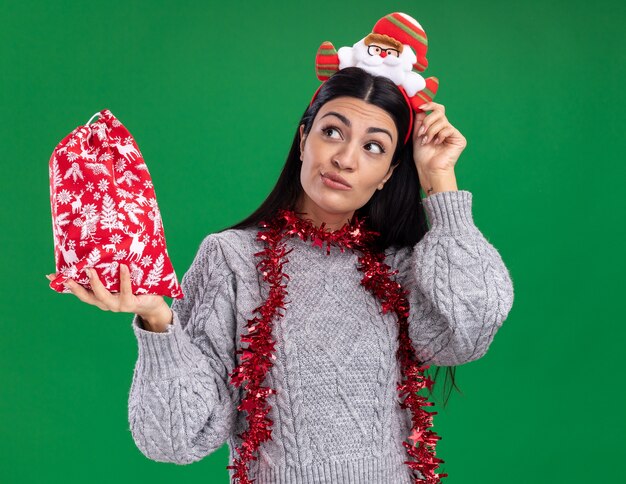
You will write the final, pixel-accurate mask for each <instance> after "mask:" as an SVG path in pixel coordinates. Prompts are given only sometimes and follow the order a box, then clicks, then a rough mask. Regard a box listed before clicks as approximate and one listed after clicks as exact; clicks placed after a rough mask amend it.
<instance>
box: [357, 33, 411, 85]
mask: <svg viewBox="0 0 626 484" xmlns="http://www.w3.org/2000/svg"><path fill="white" fill-rule="evenodd" d="M353 55H354V59H355V60H356V64H355V66H356V67H360V68H361V69H363V70H365V71H367V72H369V73H370V74H374V75H379V76H386V77H389V78H390V79H391V80H393V81H394V82H395V83H396V84H400V83H402V81H403V80H404V77H405V75H406V73H407V72H410V71H411V69H412V68H413V64H414V63H415V62H416V60H417V58H416V57H415V54H414V53H413V51H412V50H411V49H410V48H409V47H407V46H404V49H403V50H402V52H399V51H398V50H396V49H395V47H393V46H392V45H390V44H387V43H385V42H379V41H377V42H372V43H371V44H370V45H369V46H368V45H365V42H364V41H363V40H361V41H359V42H357V43H356V44H354V46H353Z"/></svg>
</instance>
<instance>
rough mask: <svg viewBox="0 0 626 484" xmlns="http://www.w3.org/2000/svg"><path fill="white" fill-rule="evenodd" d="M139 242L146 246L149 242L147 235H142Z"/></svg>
mask: <svg viewBox="0 0 626 484" xmlns="http://www.w3.org/2000/svg"><path fill="white" fill-rule="evenodd" d="M141 241H142V242H143V243H144V244H146V245H148V243H149V242H150V236H149V235H148V234H146V235H144V236H143V237H142V238H141Z"/></svg>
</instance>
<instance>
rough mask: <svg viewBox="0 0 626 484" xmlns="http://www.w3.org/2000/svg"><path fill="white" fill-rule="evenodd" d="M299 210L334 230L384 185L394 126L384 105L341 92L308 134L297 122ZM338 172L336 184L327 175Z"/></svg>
mask: <svg viewBox="0 0 626 484" xmlns="http://www.w3.org/2000/svg"><path fill="white" fill-rule="evenodd" d="M300 139H301V142H300V152H301V154H300V159H301V160H302V169H301V170H300V181H301V183H302V187H303V188H304V193H303V194H302V197H301V198H300V200H299V203H298V210H297V211H299V212H306V213H307V218H311V219H312V220H313V221H314V222H315V223H316V225H317V226H319V225H320V224H321V222H326V226H327V228H328V229H331V230H335V229H337V228H340V227H341V226H342V225H343V224H344V223H345V222H347V221H348V220H349V219H350V218H351V217H352V215H353V214H354V211H355V210H356V209H358V208H360V207H362V206H363V205H365V204H366V203H367V202H368V200H369V199H370V198H371V197H372V195H373V194H374V192H375V191H376V190H380V189H382V188H383V185H384V184H385V182H386V181H387V180H388V179H389V177H390V176H391V174H392V172H393V169H394V168H395V166H394V167H392V166H391V162H392V156H393V153H394V151H395V148H396V143H397V142H398V133H397V130H396V125H395V123H394V121H393V119H392V118H391V116H390V115H389V114H388V113H387V112H386V111H385V110H383V109H381V108H379V107H378V106H374V105H373V104H369V103H366V102H365V101H362V100H361V99H357V98H353V97H348V96H342V97H338V98H335V99H332V100H331V101H328V102H327V103H326V104H324V105H323V106H322V107H321V109H320V110H319V111H318V113H317V116H316V117H315V119H314V121H313V126H312V127H311V131H310V132H309V133H308V135H305V134H304V125H301V126H300ZM333 177H339V178H340V179H342V180H343V182H342V183H341V182H340V183H337V182H334V181H332V180H331V178H333Z"/></svg>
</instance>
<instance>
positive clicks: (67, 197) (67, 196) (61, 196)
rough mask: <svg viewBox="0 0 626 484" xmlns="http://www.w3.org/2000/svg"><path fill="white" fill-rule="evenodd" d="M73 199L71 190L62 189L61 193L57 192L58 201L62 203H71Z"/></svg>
mask: <svg viewBox="0 0 626 484" xmlns="http://www.w3.org/2000/svg"><path fill="white" fill-rule="evenodd" d="M71 200H72V194H71V193H70V192H69V190H65V189H63V190H61V191H60V192H59V193H57V202H59V203H60V204H61V205H67V204H68V203H70V201H71Z"/></svg>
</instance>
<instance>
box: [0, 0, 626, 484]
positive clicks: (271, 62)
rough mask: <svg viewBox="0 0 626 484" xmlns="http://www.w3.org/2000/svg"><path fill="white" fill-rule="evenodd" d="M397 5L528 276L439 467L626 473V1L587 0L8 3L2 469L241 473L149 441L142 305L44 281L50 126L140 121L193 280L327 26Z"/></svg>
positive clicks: (477, 479)
mask: <svg viewBox="0 0 626 484" xmlns="http://www.w3.org/2000/svg"><path fill="white" fill-rule="evenodd" d="M393 11H404V12H407V13H409V14H411V15H412V16H414V17H415V18H417V19H418V20H419V21H420V22H421V23H422V25H423V26H424V28H425V29H426V32H427V34H428V36H429V45H430V47H429V55H428V57H429V61H430V65H429V68H428V70H427V71H426V74H427V75H435V76H437V77H439V79H440V81H441V86H440V90H439V93H438V94H437V98H436V101H437V102H439V103H442V104H444V105H445V106H446V113H447V116H448V119H449V120H450V121H451V122H452V124H454V125H455V126H456V127H457V128H458V129H459V130H460V131H461V132H462V133H463V134H464V135H465V136H466V138H467V140H468V146H467V148H466V150H465V152H464V153H463V155H462V156H461V158H460V159H459V162H458V164H457V168H456V173H457V178H458V185H459V188H460V189H466V190H470V191H471V192H472V193H473V195H474V218H475V221H476V223H477V225H478V227H479V228H480V229H481V230H482V232H483V233H484V235H485V236H486V237H487V238H488V239H489V240H490V241H491V242H492V243H493V244H494V246H495V247H496V248H497V249H498V250H499V251H500V253H501V254H502V257H503V259H504V260H505V262H506V264H507V266H508V267H509V269H510V272H511V275H512V278H513V281H514V285H515V290H516V299H515V303H514V306H513V309H512V311H511V313H510V315H509V317H508V319H507V320H506V321H505V323H504V325H503V327H502V328H501V330H500V331H499V333H498V334H497V335H496V337H495V340H494V343H493V345H492V347H491V348H490V351H489V352H488V354H487V355H486V356H485V357H483V358H482V359H480V360H478V361H476V362H473V363H470V364H467V365H464V366H461V367H458V369H457V382H458V384H459V385H460V387H461V389H462V391H463V394H462V395H461V394H458V393H456V392H455V393H454V394H453V396H452V398H451V400H450V402H449V404H448V406H447V407H446V408H445V409H443V408H440V407H439V408H438V410H439V414H438V415H437V416H436V417H435V429H436V430H437V431H438V433H439V434H440V435H441V436H442V440H441V441H440V443H439V444H438V455H439V456H440V457H441V458H443V459H444V460H445V461H446V462H445V464H444V465H443V469H444V470H445V471H446V472H448V473H449V477H448V478H446V479H445V480H444V481H445V482H447V483H448V484H473V483H480V484H488V483H502V482H508V483H510V484H514V483H555V482H557V483H561V482H562V483H583V482H590V481H592V482H624V479H626V471H624V468H623V465H622V460H623V457H624V455H625V451H626V445H625V439H624V435H625V431H626V425H625V418H624V415H625V412H624V409H625V408H626V398H625V396H626V395H625V394H626V392H625V391H624V386H623V383H624V377H623V370H624V362H623V355H624V351H623V345H624V339H625V337H626V329H625V325H624V317H623V314H622V310H623V301H624V295H623V291H624V287H625V284H624V273H625V272H624V269H625V267H624V253H623V248H624V242H625V240H624V239H625V237H624V208H625V204H624V192H623V187H624V182H625V181H626V179H625V178H626V177H625V170H624V162H625V161H626V158H625V156H624V154H625V143H624V122H623V112H624V109H625V108H626V103H625V102H624V91H623V85H624V80H625V75H624V74H625V65H626V63H625V59H624V33H623V32H624V31H623V26H624V23H625V22H626V14H625V8H624V3H623V2H618V1H597V2H594V3H593V4H589V3H588V2H582V1H579V0H576V1H553V2H542V1H539V0H528V1H525V2H514V3H512V4H511V3H503V2H496V1H491V2H487V1H475V2H460V1H440V2H430V3H426V2H420V3H418V2H410V1H399V2H379V1H378V2H375V1H359V2H335V3H332V4H329V5H328V6H326V5H324V4H321V3H319V2H308V3H299V2H268V1H264V2H242V1H231V2H223V3H222V2H219V3H217V2H211V1H204V2H200V1H195V2H192V1H177V2H173V1H151V2H148V1H141V2H128V1H126V2H122V1H119V0H112V1H108V2H70V1H55V2H43V1H38V2H33V1H25V2H8V1H5V2H2V3H1V4H0V19H1V24H2V25H1V26H2V28H1V29H0V39H1V42H0V60H1V62H2V74H1V83H2V84H1V89H0V96H1V112H2V125H3V126H2V130H0V141H1V145H2V149H3V155H2V157H1V163H2V171H3V174H4V176H2V177H1V178H0V193H1V194H2V195H1V197H2V210H1V211H0V221H1V224H2V226H1V227H2V230H1V231H0V240H1V241H2V250H1V251H0V253H1V256H0V257H2V260H1V261H0V263H1V266H0V267H2V278H1V280H0V289H1V291H2V294H3V295H4V305H3V310H2V316H1V318H0V321H1V322H2V337H1V338H0V342H1V343H0V362H1V375H0V376H1V378H2V391H3V392H2V399H1V403H0V405H1V407H0V416H1V422H0V454H1V455H2V459H0V462H1V463H0V481H1V482H3V483H4V482H6V483H35V482H36V483H38V482H63V483H67V484H69V483H84V482H90V483H105V482H106V483H109V482H151V483H166V482H167V483H170V482H177V483H179V484H182V483H191V482H203V483H209V482H211V483H213V482H215V483H226V482H227V471H226V469H225V466H226V465H227V455H228V454H227V452H228V449H227V447H226V446H223V447H222V448H221V449H219V450H218V451H216V452H215V453H214V454H212V455H210V456H208V457H207V458H205V459H203V460H202V461H200V462H198V463H195V464H193V465H189V466H176V465H174V464H163V463H157V462H153V461H150V460H148V459H146V458H145V457H144V456H143V455H142V454H141V453H140V452H139V450H138V449H137V448H136V447H135V444H134V442H133V440H132V438H131V434H130V431H129V428H128V422H127V398H128V391H129V388H130V383H131V377H132V370H133V366H134V364H135V360H136V356H137V346H136V340H135V338H134V335H133V333H132V329H131V326H130V323H131V317H130V315H128V314H114V313H108V312H107V313H105V312H102V311H100V310H99V309H97V308H95V307H92V306H88V305H86V304H84V303H82V302H80V301H79V300H78V299H77V298H75V297H74V296H73V295H69V294H68V295H61V294H58V293H56V292H54V291H52V290H51V289H49V287H48V281H47V279H45V277H44V275H45V274H47V273H50V272H53V271H54V253H53V243H52V227H51V220H50V204H49V192H48V161H49V157H50V155H51V153H52V149H53V148H54V146H55V145H56V143H57V142H58V141H60V140H61V139H62V138H63V137H64V136H65V135H66V134H67V133H69V132H70V131H71V130H72V129H74V128H75V127H76V126H78V125H81V124H85V123H86V122H87V120H88V119H89V118H90V117H91V115H92V114H93V113H95V112H97V111H99V110H101V109H103V108H108V109H110V110H111V111H112V112H113V113H114V114H115V115H116V116H117V117H118V118H119V119H120V120H121V121H122V122H123V123H124V124H125V126H126V127H127V128H128V129H129V130H130V132H131V133H132V134H133V136H134V137H135V139H136V141H137V143H138V144H139V146H140V148H141V150H142V152H143V155H144V157H145V159H146V161H147V163H148V165H149V167H150V172H151V175H152V178H153V181H154V183H155V187H156V193H157V196H158V201H159V206H160V209H161V212H162V217H163V220H164V228H165V235H166V237H167V241H168V250H169V253H170V255H171V257H172V260H173V262H174V265H175V267H176V268H177V272H179V273H180V275H182V273H184V272H185V270H186V269H187V268H188V267H189V265H190V263H191V261H192V259H193V257H194V255H195V252H196V250H197V248H198V246H199V243H200V241H201V240H202V238H203V237H204V236H205V235H206V234H208V233H211V232H214V231H217V230H219V229H221V228H223V227H226V226H228V225H231V224H233V223H235V222H237V221H239V220H241V219H242V218H243V217H244V216H246V215H247V214H249V213H251V212H252V211H253V210H254V209H255V208H256V207H257V206H258V205H259V203H260V202H261V201H262V200H263V199H264V198H265V196H266V195H267V194H268V193H269V191H270V189H271V188H272V186H273V184H274V182H275V180H276V178H277V176H278V174H279V172H280V170H281V168H282V165H283V163H284V160H285V157H286V154H287V151H288V149H289V146H290V143H291V141H292V139H293V135H294V133H295V130H296V127H297V122H298V119H299V117H300V116H301V114H302V112H303V111H304V109H305V107H306V105H307V103H308V102H309V100H310V98H311V96H312V94H313V92H314V91H315V89H316V88H317V86H318V85H319V81H318V80H317V78H316V76H315V71H314V58H315V53H316V51H317V48H318V46H319V45H320V43H321V42H322V41H324V40H331V41H332V42H333V43H334V44H335V45H336V46H338V47H339V46H342V45H351V44H352V43H354V42H356V41H357V40H358V39H360V38H362V37H363V36H365V35H366V34H367V33H368V32H369V30H370V29H371V27H372V26H373V24H374V22H375V21H376V20H377V19H378V18H380V17H381V16H383V15H385V14H387V13H390V12H393ZM620 221H621V222H620ZM168 302H169V299H168ZM619 321H622V323H619Z"/></svg>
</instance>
